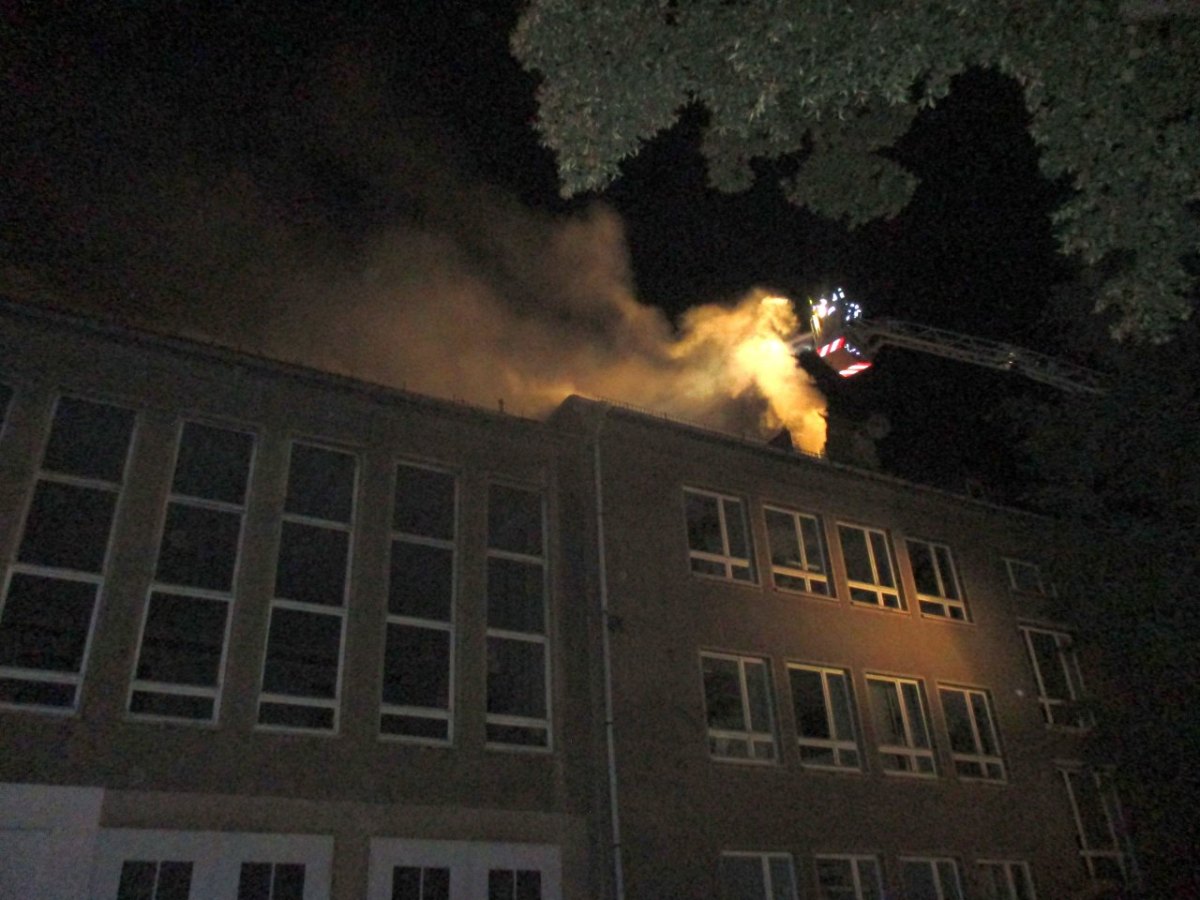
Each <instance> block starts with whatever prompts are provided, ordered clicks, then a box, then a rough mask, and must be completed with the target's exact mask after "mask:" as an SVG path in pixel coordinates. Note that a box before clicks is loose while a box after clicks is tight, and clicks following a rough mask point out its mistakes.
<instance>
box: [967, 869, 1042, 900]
mask: <svg viewBox="0 0 1200 900" xmlns="http://www.w3.org/2000/svg"><path fill="white" fill-rule="evenodd" d="M976 865H977V866H978V868H979V871H980V874H981V876H982V874H983V873H984V872H986V871H988V870H991V871H992V872H998V873H1000V874H1001V875H1003V877H1004V891H1005V893H1004V894H1003V895H1002V896H1001V895H996V896H990V897H987V898H985V900H1022V898H1021V896H1020V894H1019V893H1018V886H1017V882H1018V881H1023V882H1024V886H1025V889H1026V891H1027V893H1028V896H1029V900H1037V885H1035V884H1034V883H1033V872H1032V871H1030V868H1029V863H1027V862H1025V861H1024V860H1021V859H979V860H976ZM990 883H991V884H995V880H994V879H990Z"/></svg>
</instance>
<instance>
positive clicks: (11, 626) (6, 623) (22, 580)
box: [0, 572, 96, 694]
mask: <svg viewBox="0 0 1200 900" xmlns="http://www.w3.org/2000/svg"><path fill="white" fill-rule="evenodd" d="M95 601H96V585H95V584H93V583H91V582H84V581H66V580H63V579H59V578H45V577H42V576H40V575H27V574H25V573H23V572H14V573H13V575H12V579H11V580H10V581H9V585H8V596H7V597H6V598H5V601H4V615H3V618H0V666H11V667H13V668H22V669H37V670H39V671H47V672H78V671H79V668H80V666H82V665H83V654H84V649H85V648H86V646H87V639H88V631H89V628H90V626H91V621H92V609H93V607H94V606H95ZM73 693H74V692H73V691H72V694H73Z"/></svg>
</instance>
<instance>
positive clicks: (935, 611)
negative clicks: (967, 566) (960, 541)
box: [904, 537, 971, 625]
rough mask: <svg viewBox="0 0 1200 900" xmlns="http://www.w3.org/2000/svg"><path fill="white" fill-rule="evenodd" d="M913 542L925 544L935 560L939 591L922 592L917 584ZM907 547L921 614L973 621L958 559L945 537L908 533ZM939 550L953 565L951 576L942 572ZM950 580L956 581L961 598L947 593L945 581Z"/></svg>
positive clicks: (932, 560)
mask: <svg viewBox="0 0 1200 900" xmlns="http://www.w3.org/2000/svg"><path fill="white" fill-rule="evenodd" d="M913 545H920V546H923V547H924V548H925V549H926V550H927V551H928V553H929V558H930V561H931V562H932V564H933V576H934V578H935V579H936V580H937V583H938V590H939V592H940V593H938V594H925V593H922V592H921V586H920V585H919V584H917V568H916V565H915V563H914V562H913V553H912V548H913ZM904 549H905V552H906V553H907V554H908V565H909V569H910V570H911V572H912V576H913V590H914V591H915V592H916V596H917V609H918V610H919V611H920V613H921V615H922V616H925V617H927V618H933V619H940V620H942V621H945V622H957V623H959V624H964V625H965V624H968V623H969V622H970V621H971V616H970V611H969V610H968V609H967V595H966V592H965V591H963V584H962V576H961V575H959V573H958V563H956V562H955V561H954V551H953V550H951V549H950V545H949V544H947V543H945V542H943V541H931V540H926V539H925V538H919V537H905V539H904ZM938 550H942V551H944V552H945V555H946V561H947V562H948V564H949V566H950V573H949V577H948V578H947V576H946V573H944V572H942V565H941V563H940V562H939V560H938ZM947 581H950V582H951V583H952V584H953V585H954V589H955V591H956V592H957V594H958V599H955V598H953V597H950V596H948V595H947V594H946V588H945V585H946V582H947ZM927 606H928V607H931V609H926V607H927ZM939 610H940V611H939ZM954 610H957V611H958V612H959V615H957V616H956V615H954V612H953V611H954Z"/></svg>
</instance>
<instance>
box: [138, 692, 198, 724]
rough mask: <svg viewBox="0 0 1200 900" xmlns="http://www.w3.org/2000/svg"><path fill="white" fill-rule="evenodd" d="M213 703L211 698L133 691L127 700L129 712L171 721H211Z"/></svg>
mask: <svg viewBox="0 0 1200 900" xmlns="http://www.w3.org/2000/svg"><path fill="white" fill-rule="evenodd" d="M214 706H215V701H214V699H213V698H212V697H193V696H190V695H186V694H160V693H156V692H153V691H134V692H133V696H132V697H130V698H129V711H130V712H131V713H138V714H140V715H145V716H167V717H170V718H173V719H211V718H212V717H213V707H214Z"/></svg>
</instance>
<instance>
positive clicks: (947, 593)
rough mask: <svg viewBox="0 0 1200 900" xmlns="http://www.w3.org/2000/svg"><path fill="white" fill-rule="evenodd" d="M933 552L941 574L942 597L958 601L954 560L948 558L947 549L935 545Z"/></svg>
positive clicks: (948, 552) (948, 551)
mask: <svg viewBox="0 0 1200 900" xmlns="http://www.w3.org/2000/svg"><path fill="white" fill-rule="evenodd" d="M933 552H934V554H935V558H936V559H937V564H938V569H939V570H940V571H941V573H942V592H943V594H942V595H943V596H944V597H948V598H949V599H951V600H958V599H960V598H959V595H958V577H957V575H956V574H955V571H954V560H953V559H951V557H950V550H949V548H947V547H943V546H941V545H935V546H934V548H933Z"/></svg>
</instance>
